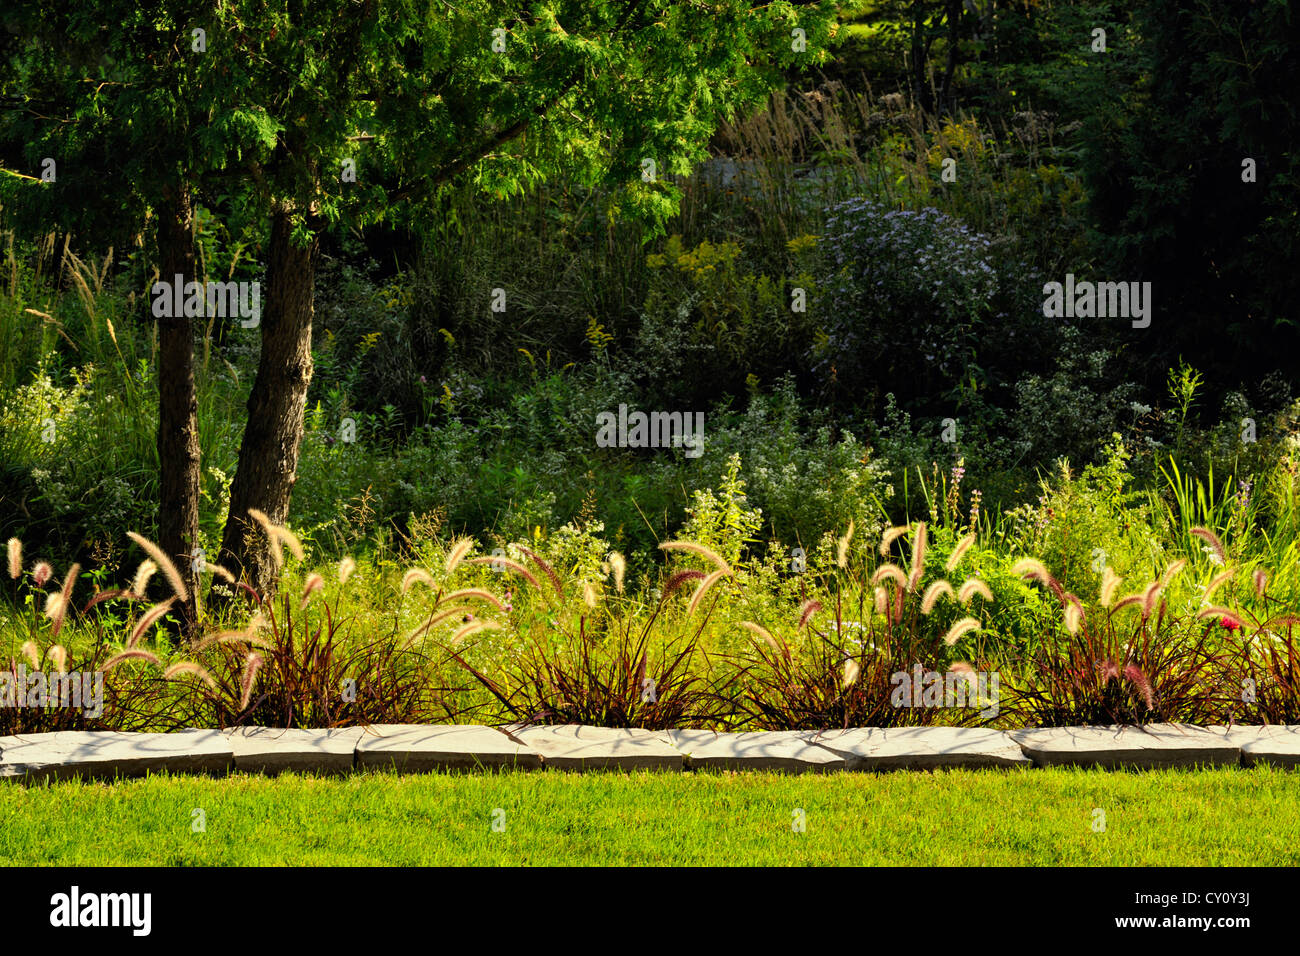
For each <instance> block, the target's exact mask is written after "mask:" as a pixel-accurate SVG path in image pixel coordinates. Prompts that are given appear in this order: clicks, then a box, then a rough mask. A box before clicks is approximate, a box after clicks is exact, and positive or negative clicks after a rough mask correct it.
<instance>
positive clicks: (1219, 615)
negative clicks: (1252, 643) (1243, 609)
mask: <svg viewBox="0 0 1300 956" xmlns="http://www.w3.org/2000/svg"><path fill="white" fill-rule="evenodd" d="M1196 616H1197V617H1198V618H1200V619H1204V618H1207V617H1212V618H1215V619H1216V620H1218V621H1219V622H1223V621H1227V622H1228V623H1229V624H1231V625H1232V626H1233V627H1245V626H1246V622H1245V621H1243V620H1242V618H1241V615H1239V614H1238V613H1237V612H1236V611H1230V610H1229V609H1228V608H1226V607H1217V606H1216V607H1207V608H1205V609H1203V610H1202V611H1200V612H1199V613H1198V614H1197V615H1196Z"/></svg>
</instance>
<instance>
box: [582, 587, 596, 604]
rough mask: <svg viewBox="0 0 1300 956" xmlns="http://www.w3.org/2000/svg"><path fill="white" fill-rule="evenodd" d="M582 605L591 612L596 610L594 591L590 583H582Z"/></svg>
mask: <svg viewBox="0 0 1300 956" xmlns="http://www.w3.org/2000/svg"><path fill="white" fill-rule="evenodd" d="M582 603H583V604H585V605H587V607H589V608H591V609H592V610H593V611H594V610H595V609H596V589H595V588H594V587H592V584H591V582H590V581H583V582H582Z"/></svg>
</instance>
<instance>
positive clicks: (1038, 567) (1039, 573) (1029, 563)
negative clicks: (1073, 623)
mask: <svg viewBox="0 0 1300 956" xmlns="http://www.w3.org/2000/svg"><path fill="white" fill-rule="evenodd" d="M1011 573H1012V574H1016V575H1019V576H1020V577H1022V578H1025V579H1026V580H1028V581H1037V582H1038V583H1039V584H1041V585H1043V586H1044V587H1046V588H1047V589H1048V590H1049V591H1051V592H1052V594H1054V595H1055V596H1056V599H1057V600H1058V601H1062V600H1064V596H1065V589H1064V588H1062V587H1061V582H1060V581H1058V580H1056V578H1054V577H1052V575H1051V574H1050V573H1049V572H1048V570H1047V568H1046V566H1045V565H1044V564H1043V562H1042V561H1039V560H1038V559H1037V558H1021V559H1020V560H1019V561H1017V562H1016V563H1015V564H1013V565H1011Z"/></svg>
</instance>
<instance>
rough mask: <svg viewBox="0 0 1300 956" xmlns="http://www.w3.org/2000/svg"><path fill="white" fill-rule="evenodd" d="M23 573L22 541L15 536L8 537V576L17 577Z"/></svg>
mask: <svg viewBox="0 0 1300 956" xmlns="http://www.w3.org/2000/svg"><path fill="white" fill-rule="evenodd" d="M22 573H23V543H22V542H21V541H19V540H18V539H17V538H10V539H9V576H10V577H11V578H14V579H17V578H18V577H19V576H20V575H21V574H22Z"/></svg>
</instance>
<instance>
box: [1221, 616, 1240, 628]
mask: <svg viewBox="0 0 1300 956" xmlns="http://www.w3.org/2000/svg"><path fill="white" fill-rule="evenodd" d="M1219 625H1220V626H1221V627H1226V628H1227V629H1228V630H1230V631H1235V630H1236V629H1237V628H1239V627H1241V622H1239V621H1234V620H1233V619H1232V618H1230V617H1226V616H1225V617H1221V618H1219Z"/></svg>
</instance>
